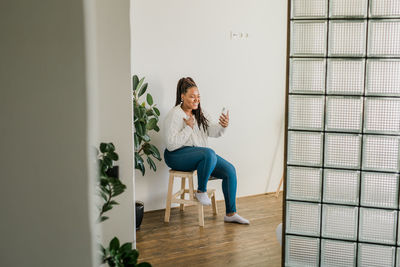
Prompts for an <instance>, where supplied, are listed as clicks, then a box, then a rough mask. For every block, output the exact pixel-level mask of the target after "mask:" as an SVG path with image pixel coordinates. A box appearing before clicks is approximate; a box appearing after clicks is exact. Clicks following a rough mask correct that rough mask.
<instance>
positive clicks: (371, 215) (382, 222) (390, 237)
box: [359, 208, 397, 245]
mask: <svg viewBox="0 0 400 267" xmlns="http://www.w3.org/2000/svg"><path fill="white" fill-rule="evenodd" d="M396 227H397V211H395V210H383V209H369V208H361V209H360V226H359V228H360V230H359V231H360V235H359V240H360V241H366V242H372V243H382V244H389V245H394V244H395V242H396Z"/></svg>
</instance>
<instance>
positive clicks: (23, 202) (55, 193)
mask: <svg viewBox="0 0 400 267" xmlns="http://www.w3.org/2000/svg"><path fill="white" fill-rule="evenodd" d="M0 6H1V7H0V32H1V49H0V58H1V60H0V88H1V90H0V121H1V124H0V147H1V153H0V166H1V168H0V169H1V189H0V192H1V193H0V210H1V219H0V240H1V242H0V251H1V257H0V266H33V267H35V266H38V267H39V266H40V267H46V266H49V267H50V266H59V267H62V266H65V267H70V266H82V267H88V266H92V264H94V262H93V260H92V239H91V229H90V228H91V227H90V216H89V210H90V208H89V205H90V198H89V194H88V192H89V179H88V177H89V167H88V166H89V161H88V157H87V155H88V147H89V145H88V143H89V142H88V141H89V139H88V119H87V117H88V113H87V111H88V104H87V95H86V93H87V87H86V82H87V75H86V70H85V68H86V62H85V58H86V55H85V43H84V41H85V38H84V10H83V6H84V5H83V1H82V0H71V1H61V0H43V1H38V2H37V1H23V0H21V1H13V0H10V1H8V0H6V1H2V2H1V5H0Z"/></svg>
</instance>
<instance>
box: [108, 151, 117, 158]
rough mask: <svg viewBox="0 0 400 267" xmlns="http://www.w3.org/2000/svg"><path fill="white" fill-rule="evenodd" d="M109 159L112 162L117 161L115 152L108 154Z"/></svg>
mask: <svg viewBox="0 0 400 267" xmlns="http://www.w3.org/2000/svg"><path fill="white" fill-rule="evenodd" d="M109 157H110V158H111V159H112V160H118V154H117V153H115V152H111V153H110V154H109Z"/></svg>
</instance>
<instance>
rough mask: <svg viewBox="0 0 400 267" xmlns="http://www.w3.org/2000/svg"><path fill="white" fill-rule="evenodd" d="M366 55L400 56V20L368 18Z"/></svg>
mask: <svg viewBox="0 0 400 267" xmlns="http://www.w3.org/2000/svg"><path fill="white" fill-rule="evenodd" d="M368 28H369V33H368V56H370V57H372V56H380V57H386V56H387V57H396V56H400V20H370V22H369V26H368Z"/></svg>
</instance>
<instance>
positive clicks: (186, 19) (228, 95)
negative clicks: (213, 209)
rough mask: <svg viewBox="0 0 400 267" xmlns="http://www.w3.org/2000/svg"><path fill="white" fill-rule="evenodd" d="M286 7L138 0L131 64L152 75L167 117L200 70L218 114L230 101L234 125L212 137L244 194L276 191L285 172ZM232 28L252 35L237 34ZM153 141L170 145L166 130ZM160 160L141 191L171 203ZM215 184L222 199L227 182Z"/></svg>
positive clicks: (209, 104)
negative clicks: (185, 82)
mask: <svg viewBox="0 0 400 267" xmlns="http://www.w3.org/2000/svg"><path fill="white" fill-rule="evenodd" d="M286 10H287V8H286V1H278V0H275V1H265V0H246V1H245V0H217V1H215V0H204V1H194V0H192V1H188V0H170V1H156V0H135V1H134V2H133V11H132V14H133V16H132V20H133V22H132V53H133V55H132V58H133V61H132V64H133V68H134V70H135V71H134V72H135V73H136V74H138V75H139V76H145V77H146V78H147V82H149V89H148V90H149V91H150V92H151V93H152V95H153V98H154V100H155V102H156V103H157V104H158V106H159V108H160V111H161V113H162V116H161V121H162V120H163V119H164V116H165V115H166V113H167V112H168V110H169V109H170V108H172V107H173V105H174V103H175V92H176V84H177V81H178V79H179V78H181V77H183V76H191V77H192V78H194V80H195V81H196V83H197V84H198V87H199V90H200V94H201V97H202V106H203V107H204V108H205V109H207V110H208V111H209V112H210V113H211V114H212V115H213V116H214V118H215V119H216V118H217V116H218V115H219V112H220V111H221V109H222V107H223V106H227V107H228V108H229V110H230V117H231V121H230V126H229V130H228V131H227V133H226V135H225V137H223V138H220V139H217V140H210V141H211V142H210V144H211V146H212V148H214V149H215V150H216V152H217V153H218V154H219V155H221V156H222V157H224V158H226V159H227V160H229V161H231V162H232V163H233V164H234V165H235V166H236V169H237V174H238V196H247V195H254V194H260V193H265V192H272V191H275V190H276V187H277V186H278V184H279V181H280V178H281V176H282V172H283V134H284V98H285V60H286ZM231 31H234V32H245V33H248V34H249V38H247V39H243V40H231V39H230V32H231ZM161 131H163V128H161ZM153 142H154V143H155V144H156V145H157V146H158V147H159V148H160V149H161V150H162V151H163V150H164V148H165V145H164V144H163V142H162V138H161V135H159V134H156V135H153ZM157 167H158V169H159V170H158V171H157V173H153V172H151V171H148V172H147V174H146V176H145V177H141V175H138V174H137V178H136V199H140V200H143V201H144V202H145V209H146V210H153V209H161V208H164V207H165V206H164V205H165V199H166V193H167V178H168V173H167V171H168V168H167V166H166V165H165V163H164V162H161V163H158V164H157ZM209 186H210V187H213V188H218V190H219V191H218V198H219V199H222V196H223V195H222V190H221V182H219V181H212V182H210V184H209Z"/></svg>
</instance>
